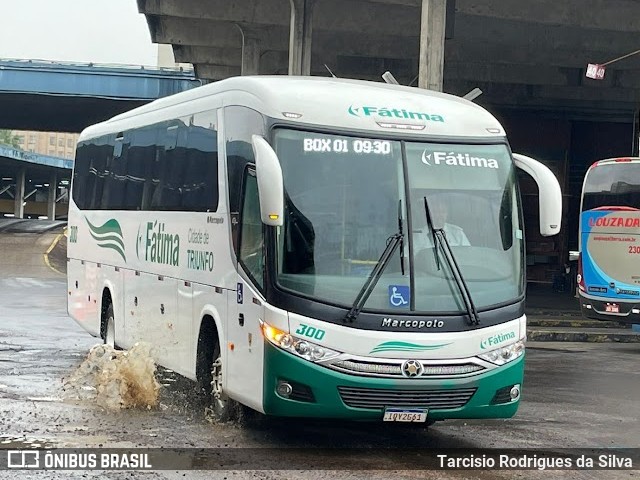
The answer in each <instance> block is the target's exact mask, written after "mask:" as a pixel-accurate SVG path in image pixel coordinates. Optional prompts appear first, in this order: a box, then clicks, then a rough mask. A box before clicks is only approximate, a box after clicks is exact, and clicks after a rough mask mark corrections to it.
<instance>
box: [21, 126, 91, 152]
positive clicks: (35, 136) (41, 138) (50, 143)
mask: <svg viewBox="0 0 640 480" xmlns="http://www.w3.org/2000/svg"><path fill="white" fill-rule="evenodd" d="M12 134H13V135H14V136H16V137H17V138H18V145H19V147H20V148H21V149H22V150H24V151H25V152H33V153H39V154H41V155H49V156H52V157H60V158H69V159H73V158H75V154H76V143H77V142H78V137H79V136H80V134H78V133H61V132H36V131H25V130H13V131H12Z"/></svg>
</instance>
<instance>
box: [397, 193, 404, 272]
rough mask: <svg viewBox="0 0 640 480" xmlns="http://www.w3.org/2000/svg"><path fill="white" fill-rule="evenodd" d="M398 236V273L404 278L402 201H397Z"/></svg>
mask: <svg viewBox="0 0 640 480" xmlns="http://www.w3.org/2000/svg"><path fill="white" fill-rule="evenodd" d="M398 234H399V235H400V273H402V275H403V276H404V225H403V223H402V200H398Z"/></svg>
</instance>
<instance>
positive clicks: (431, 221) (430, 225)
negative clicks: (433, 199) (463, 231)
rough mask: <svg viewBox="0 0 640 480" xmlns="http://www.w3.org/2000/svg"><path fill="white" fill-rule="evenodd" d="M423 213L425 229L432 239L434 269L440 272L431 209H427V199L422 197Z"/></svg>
mask: <svg viewBox="0 0 640 480" xmlns="http://www.w3.org/2000/svg"><path fill="white" fill-rule="evenodd" d="M424 213H425V215H426V216H427V227H429V229H430V230H431V238H432V239H433V255H434V256H435V257H436V268H437V269H438V270H440V254H439V253H438V242H437V238H436V227H435V226H434V225H433V217H431V209H430V208H429V202H428V201H427V197H424Z"/></svg>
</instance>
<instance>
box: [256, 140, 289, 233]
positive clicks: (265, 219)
mask: <svg viewBox="0 0 640 480" xmlns="http://www.w3.org/2000/svg"><path fill="white" fill-rule="evenodd" d="M251 144H252V147H253V154H254V157H255V162H256V178H257V180H258V195H259V197H260V217H261V219H262V223H264V224H265V225H272V226H276V227H277V226H281V225H282V222H283V216H284V193H283V192H284V184H283V182H282V168H281V167H280V161H279V160H278V155H277V154H276V152H275V151H274V150H273V148H271V145H269V143H268V142H267V141H266V140H265V139H264V138H262V137H261V136H260V135H253V136H252V137H251Z"/></svg>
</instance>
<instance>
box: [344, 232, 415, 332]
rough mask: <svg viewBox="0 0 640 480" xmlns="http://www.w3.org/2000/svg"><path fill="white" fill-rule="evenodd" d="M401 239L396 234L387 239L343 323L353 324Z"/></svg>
mask: <svg viewBox="0 0 640 480" xmlns="http://www.w3.org/2000/svg"><path fill="white" fill-rule="evenodd" d="M403 237H404V235H403V234H402V233H400V232H398V233H395V234H393V235H391V236H390V237H389V238H388V239H387V246H386V247H385V249H384V251H383V252H382V255H380V258H379V259H378V262H377V263H376V266H375V267H373V270H372V271H371V273H370V274H369V278H367V281H366V282H364V285H362V288H361V289H360V291H359V292H358V295H357V296H356V299H355V301H354V302H353V306H352V307H351V310H349V313H347V315H346V316H345V317H344V321H345V322H353V321H354V320H355V319H356V318H358V315H360V311H361V310H362V307H363V306H364V304H365V303H366V301H367V300H368V299H369V297H370V296H371V292H373V289H374V288H375V286H376V285H377V283H378V280H380V277H381V276H382V273H383V272H384V269H385V268H386V266H387V264H388V263H389V260H391V257H393V254H394V253H395V251H396V249H397V248H398V245H400V244H401V243H402V242H403Z"/></svg>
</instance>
